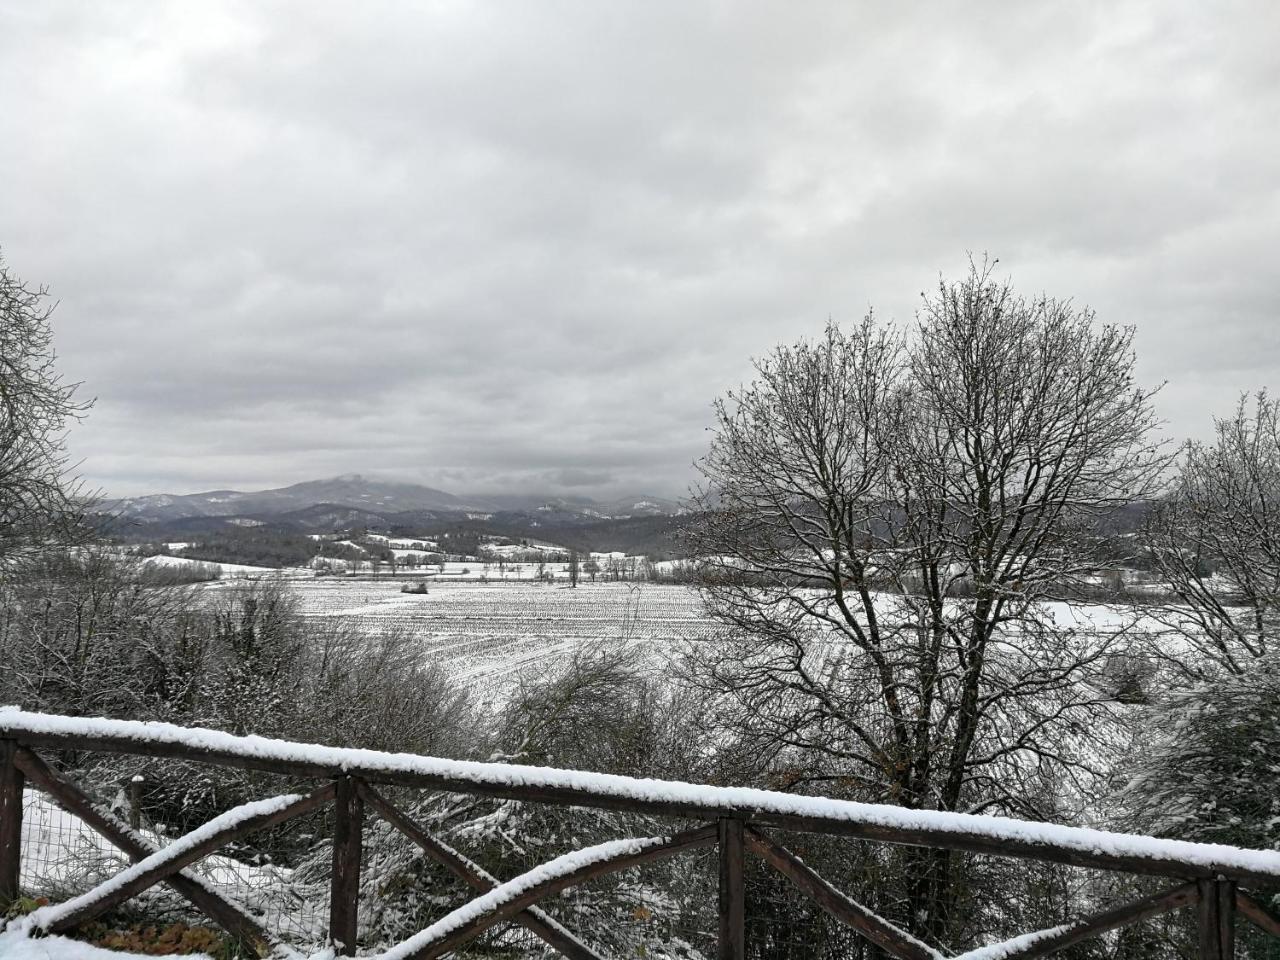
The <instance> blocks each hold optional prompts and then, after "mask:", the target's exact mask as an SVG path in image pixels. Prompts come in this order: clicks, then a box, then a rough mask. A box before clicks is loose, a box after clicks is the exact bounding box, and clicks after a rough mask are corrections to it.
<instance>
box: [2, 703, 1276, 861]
mask: <svg viewBox="0 0 1280 960" xmlns="http://www.w3.org/2000/svg"><path fill="white" fill-rule="evenodd" d="M0 731H4V732H7V733H11V734H18V735H20V734H22V733H24V732H25V733H33V734H38V733H45V734H60V735H64V736H72V737H110V738H113V739H117V740H122V741H126V742H128V741H135V742H138V743H163V744H169V745H181V746H184V747H189V748H192V749H195V750H216V751H221V752H225V753H227V754H231V755H234V756H239V757H245V758H257V759H264V760H275V761H283V762H286V763H288V762H292V763H306V764H314V765H316V766H321V767H326V768H330V769H334V770H361V771H364V772H366V773H369V774H370V775H373V774H377V773H390V774H395V773H406V774H415V775H420V776H424V777H435V778H439V779H441V780H448V781H452V782H453V783H456V784H457V785H458V789H465V788H466V787H467V785H470V784H474V785H477V786H479V785H490V786H498V787H504V788H511V787H516V788H521V787H523V788H533V789H538V788H542V789H551V790H568V791H579V792H582V793H588V794H592V795H595V796H598V797H602V798H620V799H626V800H632V801H639V802H642V803H643V802H649V803H655V804H673V805H680V806H681V807H686V808H690V809H699V810H705V811H706V812H707V814H708V815H716V814H717V813H719V812H722V811H725V810H735V811H740V812H744V813H746V812H749V813H757V814H763V815H770V814H772V815H779V816H794V817H812V818H817V819H822V820H827V821H832V822H844V823H860V824H869V825H876V826H883V827H890V828H897V829H905V830H928V831H937V832H939V833H944V834H945V833H953V834H965V835H976V836H980V837H983V838H986V839H990V840H995V841H1006V842H1015V843H1029V844H1035V845H1039V846H1043V847H1046V848H1048V847H1053V848H1057V849H1063V850H1074V851H1079V852H1081V853H1086V854H1100V855H1106V856H1117V857H1124V856H1138V857H1154V858H1164V859H1168V860H1176V861H1180V862H1182V863H1187V864H1192V865H1195V866H1198V867H1203V868H1205V869H1230V870H1242V871H1249V872H1252V873H1260V874H1267V875H1270V876H1276V877H1280V851H1275V850H1245V849H1241V848H1237V847H1229V846H1225V845H1222V844H1210V843H1190V842H1188V841H1185V840H1162V839H1157V838H1154V837H1145V836H1138V835H1135V834H1123V833H1109V832H1107V831H1103V830H1094V829H1089V828H1085V827H1067V826H1060V825H1057V824H1050V823H1037V822H1034V821H1029V820H1014V819H1011V818H1008V817H993V816H981V815H976V814H966V813H947V812H943V811H938V810H907V809H905V808H902V807H894V806H887V805H883V804H872V803H858V802H856V801H852V800H833V799H829V798H826V797H807V796H795V795H792V794H786V793H777V792H775V791H772V790H758V789H754V788H750V787H714V786H706V785H702V784H693V783H682V782H679V781H674V780H653V779H642V778H636V777H624V776H618V775H615V774H603V773H591V772H588V771H581V770H561V769H557V768H553V767H531V766H525V765H522V764H502V763H483V762H478V761H472V760H448V759H443V758H439V757H424V756H419V755H416V754H409V753H384V752H382V751H377V750H361V749H355V748H350V747H326V746H322V745H320V744H308V743H291V742H288V741H284V740H271V739H268V738H266V737H258V736H235V735H233V734H229V733H223V732H221V731H218V730H207V729H202V728H198V727H179V726H174V725H173V724H167V723H151V722H141V721H136V720H108V719H102V718H92V717H63V716H57V715H53V714H41V713H28V712H26V711H23V710H21V709H19V708H17V707H0ZM19 739H20V736H19Z"/></svg>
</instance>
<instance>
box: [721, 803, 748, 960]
mask: <svg viewBox="0 0 1280 960" xmlns="http://www.w3.org/2000/svg"><path fill="white" fill-rule="evenodd" d="M719 826H720V836H719V840H720V960H746V956H747V886H746V875H745V872H744V870H745V867H746V839H745V835H744V832H743V826H744V825H743V822H742V821H741V820H736V819H733V818H731V817H722V818H721V819H720V821H719Z"/></svg>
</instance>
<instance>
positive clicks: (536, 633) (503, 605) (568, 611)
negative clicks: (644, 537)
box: [290, 579, 719, 689]
mask: <svg viewBox="0 0 1280 960" xmlns="http://www.w3.org/2000/svg"><path fill="white" fill-rule="evenodd" d="M290 589H291V590H293V591H294V592H296V594H297V595H298V597H299V598H300V600H301V602H302V612H303V614H304V615H305V616H308V617H314V618H341V619H343V620H346V621H348V622H349V623H350V624H351V625H353V626H356V627H358V628H359V629H360V630H361V631H362V632H368V633H376V632H380V631H383V630H389V629H395V630H402V631H405V632H407V633H409V634H410V635H411V636H413V637H414V638H416V640H417V642H418V643H419V644H420V645H421V650H422V654H423V656H424V657H427V658H429V659H431V660H434V661H435V662H438V663H440V664H441V665H442V666H443V667H445V669H447V670H448V671H449V672H450V673H452V675H453V676H454V677H455V678H456V679H457V680H458V682H459V683H463V684H466V685H468V686H471V687H474V688H476V689H497V688H501V687H504V686H506V685H507V683H508V682H511V681H514V680H516V679H517V678H518V677H519V675H520V674H521V673H522V672H524V671H527V670H530V669H534V668H536V669H539V670H541V669H543V668H547V667H554V666H555V665H556V664H557V662H563V661H567V660H568V659H569V658H570V657H572V655H573V653H574V652H575V651H576V650H578V649H579V648H580V647H582V646H583V645H584V644H590V643H593V642H595V641H599V640H617V641H624V642H626V643H627V644H630V645H633V646H636V647H637V648H639V649H641V650H642V651H643V652H645V653H648V654H652V655H654V657H655V659H656V658H659V657H661V655H662V654H664V653H665V652H666V651H668V650H670V649H672V648H673V647H674V646H675V644H676V643H677V642H678V641H680V640H682V639H702V638H707V637H710V636H712V635H713V634H714V633H715V631H716V630H717V629H719V628H718V626H717V625H716V624H715V623H714V622H713V621H711V620H710V619H708V618H707V617H706V615H705V614H704V613H703V610H702V605H701V602H700V600H699V598H698V594H697V593H696V592H695V591H693V590H690V589H689V588H687V587H683V586H673V585H666V584H649V583H646V584H631V583H594V584H593V583H581V584H579V585H578V587H577V589H570V588H569V587H567V586H565V585H563V584H550V583H518V582H517V583H503V584H479V583H477V584H467V583H442V584H432V585H431V592H430V593H428V594H411V593H401V592H400V583H399V582H397V581H391V580H388V581H385V582H379V581H376V580H338V579H333V580H328V579H323V580H315V581H296V582H293V583H291V584H290Z"/></svg>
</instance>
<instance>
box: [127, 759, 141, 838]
mask: <svg viewBox="0 0 1280 960" xmlns="http://www.w3.org/2000/svg"><path fill="white" fill-rule="evenodd" d="M129 826H130V827H132V828H133V829H134V830H137V829H140V828H141V826H142V774H140V773H135V774H134V775H133V778H132V779H131V780H130V781H129Z"/></svg>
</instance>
